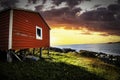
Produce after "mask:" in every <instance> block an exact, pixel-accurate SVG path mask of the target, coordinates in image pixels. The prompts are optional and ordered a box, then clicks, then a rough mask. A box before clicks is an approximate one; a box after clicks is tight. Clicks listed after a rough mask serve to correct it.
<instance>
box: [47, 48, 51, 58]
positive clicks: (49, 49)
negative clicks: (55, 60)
mask: <svg viewBox="0 0 120 80" xmlns="http://www.w3.org/2000/svg"><path fill="white" fill-rule="evenodd" d="M47 54H48V57H50V48H49V47H48V53H47Z"/></svg>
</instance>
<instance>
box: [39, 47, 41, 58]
mask: <svg viewBox="0 0 120 80" xmlns="http://www.w3.org/2000/svg"><path fill="white" fill-rule="evenodd" d="M39 57H40V59H41V58H42V48H40V56H39Z"/></svg>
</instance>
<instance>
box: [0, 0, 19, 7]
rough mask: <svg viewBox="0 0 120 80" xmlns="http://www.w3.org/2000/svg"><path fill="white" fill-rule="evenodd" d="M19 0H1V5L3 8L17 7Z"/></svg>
mask: <svg viewBox="0 0 120 80" xmlns="http://www.w3.org/2000/svg"><path fill="white" fill-rule="evenodd" d="M18 2H19V0H0V5H1V7H3V8H11V7H16V6H17V5H16V3H18Z"/></svg>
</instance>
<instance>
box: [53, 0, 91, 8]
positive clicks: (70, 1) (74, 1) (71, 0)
mask: <svg viewBox="0 0 120 80" xmlns="http://www.w3.org/2000/svg"><path fill="white" fill-rule="evenodd" d="M52 1H53V4H55V5H57V6H58V5H60V4H61V3H62V2H66V3H67V5H68V6H69V7H70V8H73V7H75V6H76V5H78V4H80V3H81V2H82V1H91V0H52Z"/></svg>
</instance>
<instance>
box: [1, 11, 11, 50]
mask: <svg viewBox="0 0 120 80" xmlns="http://www.w3.org/2000/svg"><path fill="white" fill-rule="evenodd" d="M9 16H10V11H3V12H1V13H0V50H7V49H8V35H9Z"/></svg>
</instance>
